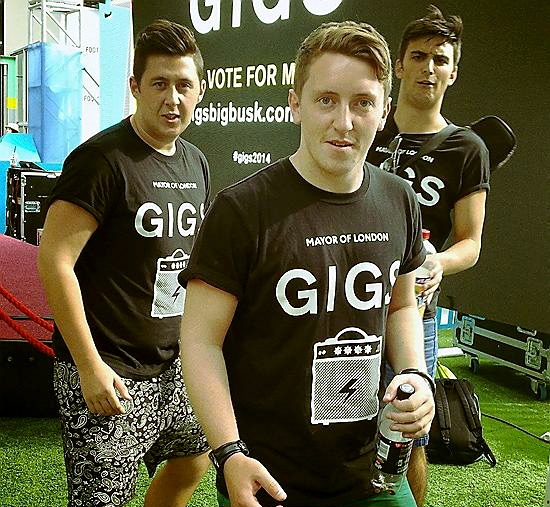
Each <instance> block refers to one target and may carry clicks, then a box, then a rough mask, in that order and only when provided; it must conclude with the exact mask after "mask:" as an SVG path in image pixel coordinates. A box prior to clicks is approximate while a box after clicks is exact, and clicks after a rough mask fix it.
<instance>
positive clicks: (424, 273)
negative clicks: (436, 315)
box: [415, 229, 436, 315]
mask: <svg viewBox="0 0 550 507" xmlns="http://www.w3.org/2000/svg"><path fill="white" fill-rule="evenodd" d="M422 240H423V241H424V248H425V249H426V251H427V252H428V254H434V253H436V249H435V247H434V246H433V245H432V244H431V243H430V231H429V230H428V229H422ZM431 268H432V263H431V261H430V260H428V259H426V260H425V261H424V263H423V264H422V265H421V266H420V267H418V268H416V271H415V289H416V304H417V305H418V310H419V312H420V314H421V315H423V314H424V310H425V309H426V303H427V297H426V296H424V295H423V294H421V290H422V284H424V283H426V282H427V281H428V280H429V279H430V271H431Z"/></svg>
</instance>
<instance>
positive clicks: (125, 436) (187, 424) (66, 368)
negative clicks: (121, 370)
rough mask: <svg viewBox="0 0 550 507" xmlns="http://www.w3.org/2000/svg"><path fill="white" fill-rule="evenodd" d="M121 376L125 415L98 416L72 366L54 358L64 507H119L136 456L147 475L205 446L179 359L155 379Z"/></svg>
mask: <svg viewBox="0 0 550 507" xmlns="http://www.w3.org/2000/svg"><path fill="white" fill-rule="evenodd" d="M123 380H124V383H125V385H126V387H127V388H128V391H129V393H130V396H131V397H132V400H131V402H126V401H124V400H123V404H124V406H125V408H126V413H125V414H121V415H114V416H98V415H95V414H92V413H91V412H90V411H89V410H88V407H87V405H86V402H85V401H84V397H83V396H82V390H81V388H80V377H79V375H78V371H77V369H76V366H74V365H73V364H71V363H66V362H62V361H58V360H56V361H55V364H54V389H55V393H56V396H57V400H58V403H59V412H60V416H61V423H62V429H63V447H64V453H65V468H66V472H67V486H68V496H69V507H76V506H79V507H80V506H83V507H96V506H98V507H99V506H114V505H122V504H124V503H125V502H127V501H129V500H130V499H131V498H132V497H133V496H134V494H135V486H136V480H137V476H138V468H139V464H140V462H141V460H142V459H143V461H144V462H145V465H146V466H147V470H148V472H149V475H150V476H151V477H152V476H153V475H154V473H155V470H156V468H157V466H158V464H159V463H161V462H162V461H164V460H166V459H168V458H174V457H181V456H194V455H199V454H202V453H204V452H206V451H207V450H208V444H207V442H206V437H205V436H204V433H203V432H202V429H201V427H200V425H199V423H198V421H197V420H196V418H195V415H194V414H193V411H192V409H191V406H190V404H189V400H188V398H187V392H186V390H185V385H184V383H183V378H182V374H181V363H180V361H179V359H177V360H176V361H174V363H173V364H172V366H171V367H170V368H169V369H168V370H166V371H165V372H164V373H162V374H161V375H159V376H158V377H154V378H152V379H149V380H140V381H137V380H131V379H123Z"/></svg>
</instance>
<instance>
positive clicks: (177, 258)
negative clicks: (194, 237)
mask: <svg viewBox="0 0 550 507" xmlns="http://www.w3.org/2000/svg"><path fill="white" fill-rule="evenodd" d="M187 259H189V255H187V254H186V253H185V252H184V251H183V250H182V249H181V248H178V249H177V250H175V251H174V253H172V255H168V256H167V257H160V258H159V259H157V273H156V276H155V288H154V297H153V304H152V306H151V317H158V318H160V319H162V318H163V317H175V316H177V315H182V314H183V303H184V301H185V289H184V288H183V287H182V286H181V285H180V284H179V282H178V275H179V274H180V272H181V271H182V270H183V269H184V268H185V266H186V265H187Z"/></svg>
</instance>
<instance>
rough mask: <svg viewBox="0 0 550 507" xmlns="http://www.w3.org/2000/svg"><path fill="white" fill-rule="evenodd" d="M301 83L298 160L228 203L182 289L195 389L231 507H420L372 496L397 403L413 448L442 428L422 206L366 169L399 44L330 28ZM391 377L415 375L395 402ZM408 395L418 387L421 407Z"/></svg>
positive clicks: (315, 36)
mask: <svg viewBox="0 0 550 507" xmlns="http://www.w3.org/2000/svg"><path fill="white" fill-rule="evenodd" d="M294 79H295V81H294V89H293V90H290V92H289V105H290V107H291V109H292V113H293V118H294V121H295V123H297V124H299V125H300V131H301V137H300V145H299V148H298V149H297V151H296V152H295V153H294V154H293V155H291V156H290V157H286V158H284V159H282V160H279V161H277V162H275V163H273V164H272V165H270V166H267V167H265V168H263V169H262V170H260V171H258V172H257V173H256V174H254V175H252V176H250V177H248V178H246V179H245V180H243V181H241V182H239V183H237V184H235V185H233V186H231V187H228V188H227V189H225V190H223V191H222V192H220V193H219V194H218V195H217V197H216V199H215V200H214V202H213V204H212V207H211V208H210V210H209V212H208V214H207V216H206V218H205V220H204V222H203V224H202V226H201V229H200V231H199V234H198V237H197V241H196V242H195V245H194V247H193V252H192V254H191V258H190V259H189V263H188V266H187V267H186V269H184V271H183V272H182V273H181V274H180V280H181V282H182V284H183V285H186V287H187V297H186V303H185V305H186V306H185V315H184V317H183V320H182V334H181V348H182V362H183V370H184V378H185V381H186V385H187V387H188V392H189V396H190V399H191V401H192V405H193V408H194V409H195V411H196V413H197V416H198V418H199V420H200V421H201V424H202V425H203V427H204V429H205V433H206V434H207V437H208V441H209V443H210V445H211V447H212V448H213V449H214V451H213V452H212V453H211V456H212V458H213V461H214V463H215V465H216V468H217V472H218V475H217V488H218V502H219V504H220V506H227V505H229V502H231V504H233V505H235V506H236V505H239V506H254V505H256V506H257V505H258V504H260V505H262V506H264V507H267V506H272V505H278V504H279V502H283V501H285V504H286V505H292V506H293V507H297V506H308V507H318V506H339V507H346V506H348V505H352V504H353V505H354V506H356V507H359V506H365V507H367V506H370V505H374V504H376V505H380V506H382V505H386V506H388V507H389V506H394V507H414V506H415V503H414V499H413V497H412V494H411V492H410V489H409V487H408V485H407V483H406V481H405V482H404V484H403V485H402V486H401V487H400V488H397V489H398V491H397V492H396V494H395V495H391V494H390V493H389V492H387V491H384V492H382V493H378V494H377V493H376V492H375V490H374V488H373V486H372V484H371V479H372V478H373V473H374V471H373V461H374V446H375V436H376V428H377V415H378V413H379V409H380V402H386V403H388V402H391V403H393V404H394V405H395V406H396V407H397V408H398V409H399V410H400V412H395V413H393V415H392V419H393V423H394V424H393V426H394V429H395V430H396V431H400V432H403V433H404V434H405V435H407V436H408V437H410V438H415V437H419V436H422V435H425V434H426V433H427V432H428V431H429V427H430V424H431V420H432V418H433V415H434V402H433V395H432V391H431V389H430V387H431V384H430V381H431V379H429V376H428V375H427V373H426V369H425V362H424V355H423V353H422V330H421V325H420V324H421V323H420V316H419V314H418V311H417V309H416V300H415V294H414V274H413V273H414V270H415V269H416V268H417V267H418V266H419V265H420V264H422V262H423V260H424V258H425V251H424V249H423V246H422V241H421V235H420V215H419V207H418V203H417V201H416V198H415V196H414V193H413V192H412V190H411V189H410V188H409V186H408V185H407V184H406V183H405V182H404V181H403V180H401V179H400V178H397V177H395V176H394V175H391V174H386V173H384V172H383V171H382V170H380V169H378V168H376V167H374V166H372V165H371V164H365V157H366V154H367V150H368V149H369V147H370V145H371V143H372V140H373V138H374V135H375V133H376V131H377V130H378V129H380V128H382V126H383V124H384V120H385V117H386V115H387V113H388V109H389V100H388V95H389V91H390V89H391V60H390V55H389V50H388V47H387V44H386V42H385V40H384V39H383V38H382V37H381V36H380V34H378V32H376V30H374V29H373V28H372V27H371V26H370V25H367V24H365V23H361V24H359V23H354V22H351V21H349V22H342V23H327V24H325V25H322V26H321V27H319V28H318V29H317V30H315V31H314V32H312V34H310V36H308V38H307V39H306V40H305V41H304V42H303V43H302V45H301V47H300V50H299V52H298V55H297V58H296V66H295V76H294ZM385 362H389V363H390V364H391V366H392V367H393V368H394V369H395V370H396V371H398V372H402V374H399V375H397V376H396V378H395V380H394V381H393V382H391V383H390V385H389V386H388V388H387V389H385V390H384V388H383V387H381V386H382V384H383V377H382V375H381V371H383V368H384V365H385ZM409 368H410V369H411V370H407V369H409ZM403 370H405V371H403ZM426 377H427V378H426ZM401 383H410V384H411V385H413V386H414V388H415V389H416V392H415V394H413V395H412V397H411V398H410V399H408V400H405V401H401V400H397V399H395V397H396V392H397V387H398V386H399V385H400V384H401ZM247 449H248V450H247ZM248 453H249V456H248ZM285 499H286V500H285Z"/></svg>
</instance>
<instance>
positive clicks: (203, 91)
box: [197, 79, 206, 104]
mask: <svg viewBox="0 0 550 507" xmlns="http://www.w3.org/2000/svg"><path fill="white" fill-rule="evenodd" d="M205 93H206V79H203V80H202V81H201V91H200V92H199V100H197V104H198V103H199V102H200V101H201V100H202V99H203V98H204V94H205Z"/></svg>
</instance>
